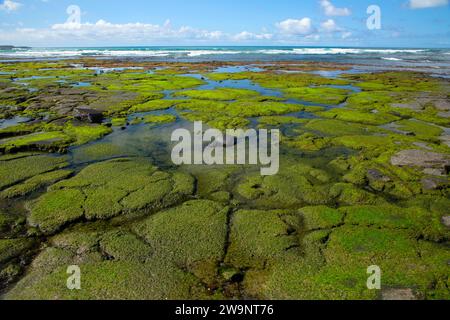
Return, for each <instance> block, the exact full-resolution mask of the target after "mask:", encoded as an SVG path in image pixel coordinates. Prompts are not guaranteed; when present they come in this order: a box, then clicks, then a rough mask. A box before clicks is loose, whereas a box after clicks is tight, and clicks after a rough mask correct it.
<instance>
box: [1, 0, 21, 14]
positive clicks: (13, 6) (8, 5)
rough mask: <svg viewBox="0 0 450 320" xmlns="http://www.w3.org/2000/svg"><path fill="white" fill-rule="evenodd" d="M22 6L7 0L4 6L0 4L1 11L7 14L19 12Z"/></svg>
mask: <svg viewBox="0 0 450 320" xmlns="http://www.w3.org/2000/svg"><path fill="white" fill-rule="evenodd" d="M21 6H22V4H21V3H19V2H14V1H12V0H5V1H4V2H3V4H0V10H3V11H6V12H12V11H16V10H19V8H20V7H21Z"/></svg>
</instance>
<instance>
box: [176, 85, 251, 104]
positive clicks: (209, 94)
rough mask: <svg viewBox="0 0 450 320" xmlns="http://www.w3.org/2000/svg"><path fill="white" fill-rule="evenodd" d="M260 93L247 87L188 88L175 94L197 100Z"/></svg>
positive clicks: (236, 97)
mask: <svg viewBox="0 0 450 320" xmlns="http://www.w3.org/2000/svg"><path fill="white" fill-rule="evenodd" d="M258 95H259V93H258V92H256V91H252V90H246V89H231V88H219V89H215V90H187V91H181V92H177V93H176V94H174V96H175V97H188V98H192V99H197V100H218V101H231V100H238V99H247V98H252V97H256V96H258Z"/></svg>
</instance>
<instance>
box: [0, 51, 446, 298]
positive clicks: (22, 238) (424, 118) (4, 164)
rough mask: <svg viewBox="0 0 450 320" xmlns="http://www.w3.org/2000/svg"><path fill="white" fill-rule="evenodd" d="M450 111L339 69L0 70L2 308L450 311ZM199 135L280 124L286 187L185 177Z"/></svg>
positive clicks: (437, 95)
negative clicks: (198, 303)
mask: <svg viewBox="0 0 450 320" xmlns="http://www.w3.org/2000/svg"><path fill="white" fill-rule="evenodd" d="M323 71H328V72H330V73H332V74H333V75H332V76H328V77H325V76H322V75H321V74H320V72H323ZM449 98H450V81H449V80H448V79H443V78H436V77H431V76H430V75H427V74H423V73H417V72H410V71H381V72H370V71H367V72H361V70H360V68H358V72H355V68H354V66H351V65H339V64H332V63H311V62H302V63H299V62H298V61H296V62H274V63H270V64H268V63H258V62H249V63H243V62H236V63H232V62H212V63H182V62H180V63H169V62H145V61H129V60H112V59H111V60H102V59H88V58H86V59H79V60H62V61H34V62H11V63H2V64H1V65H0V292H1V293H2V294H3V296H2V298H3V299H338V300H339V299H397V298H401V299H407V298H408V299H449V298H450V289H449V278H448V276H449V274H450V265H449V262H450V251H449V235H450V229H449V217H450V192H449V191H450V189H449V183H450V180H449V173H450V172H449V170H450V147H449V145H448V140H449V136H450V117H449V112H450V104H449V102H448V101H449ZM194 121H202V122H203V123H205V124H206V125H208V126H209V127H211V128H216V129H219V130H226V129H236V128H267V129H270V128H279V129H280V130H281V132H282V142H281V147H282V154H281V159H280V160H281V163H280V172H279V174H278V175H276V176H270V177H262V176H261V175H260V174H259V168H254V167H251V166H217V167H203V166H182V167H175V166H174V165H173V164H171V163H170V135H169V132H171V130H173V129H175V128H178V127H188V128H190V126H191V124H192V122H194ZM69 265H79V266H80V269H81V271H82V283H83V289H82V290H79V291H77V290H75V291H70V290H68V289H67V288H66V279H67V274H66V270H67V266H69ZM371 265H378V266H380V268H381V269H382V270H383V279H382V283H383V287H382V290H381V291H377V290H368V289H367V286H366V283H367V276H368V275H367V268H368V267H369V266H371Z"/></svg>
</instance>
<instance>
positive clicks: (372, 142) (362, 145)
mask: <svg viewBox="0 0 450 320" xmlns="http://www.w3.org/2000/svg"><path fill="white" fill-rule="evenodd" d="M333 141H334V143H335V144H338V145H343V146H346V147H348V148H352V149H355V150H364V149H366V150H367V149H372V150H374V149H377V148H382V149H383V150H384V149H385V148H393V147H394V146H395V145H394V143H393V142H392V139H391V138H390V137H389V136H366V135H363V136H361V135H358V136H356V135H355V136H341V137H338V138H335V139H334V140H333Z"/></svg>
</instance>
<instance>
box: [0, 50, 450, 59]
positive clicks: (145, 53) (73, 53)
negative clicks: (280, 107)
mask: <svg viewBox="0 0 450 320" xmlns="http://www.w3.org/2000/svg"><path fill="white" fill-rule="evenodd" d="M426 51H427V50H424V49H364V48H265V49H259V50H252V49H236V50H233V49H230V48H222V49H220V48H218V49H209V48H202V49H190V48H185V49H184V48H181V49H179V50H171V49H157V48H130V49H127V48H117V49H114V48H99V49H90V48H89V49H82V48H80V49H68V48H67V49H58V48H49V49H29V50H23V49H22V50H14V51H6V52H1V51H0V56H2V57H16V58H60V57H80V56H109V57H169V56H174V57H183V56H185V57H200V56H208V55H209V56H213V55H236V54H263V55H264V54H265V55H285V54H290V55H350V54H354V55H357V54H382V55H392V54H418V53H422V52H426ZM444 54H450V52H445V53H444ZM387 58H391V57H389V56H387ZM392 61H394V60H393V59H392Z"/></svg>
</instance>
